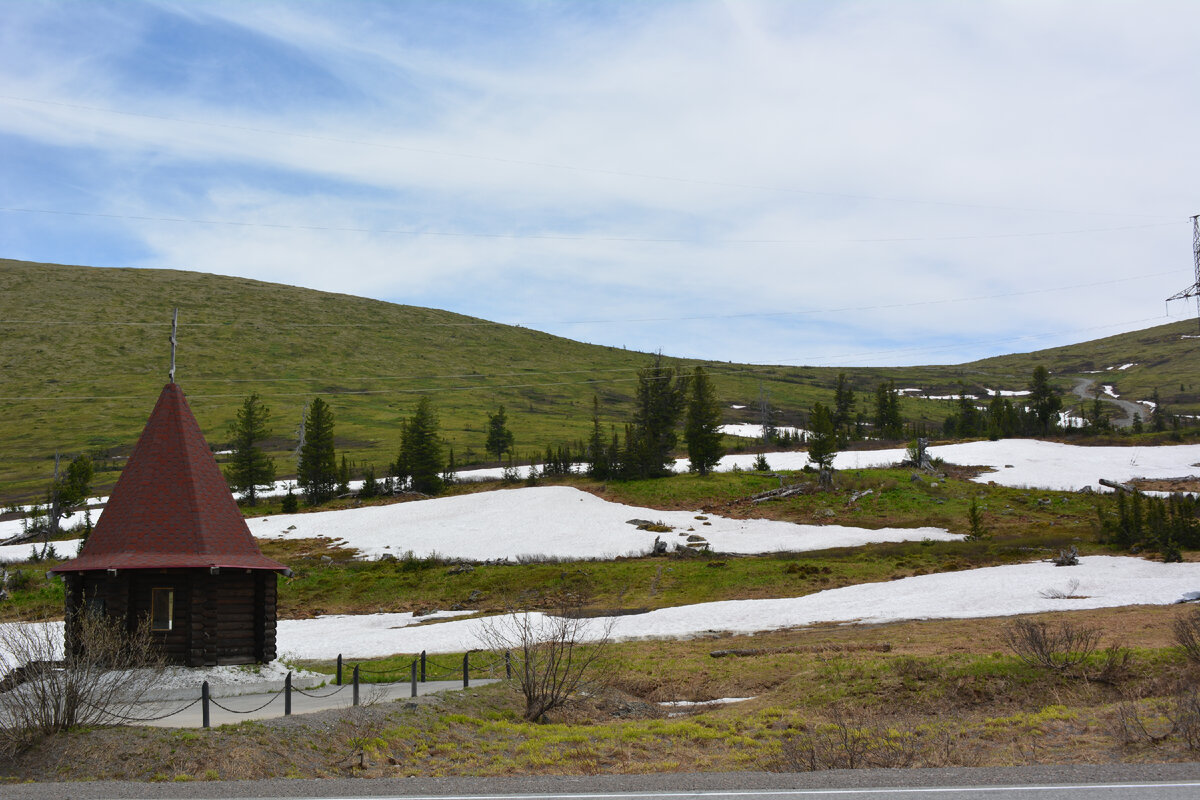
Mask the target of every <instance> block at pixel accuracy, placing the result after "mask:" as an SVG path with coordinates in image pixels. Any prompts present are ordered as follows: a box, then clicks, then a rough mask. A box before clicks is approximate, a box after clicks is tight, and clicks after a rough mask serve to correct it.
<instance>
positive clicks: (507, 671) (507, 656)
mask: <svg viewBox="0 0 1200 800" xmlns="http://www.w3.org/2000/svg"><path fill="white" fill-rule="evenodd" d="M504 677H505V678H508V679H509V680H510V681H511V680H512V653H511V652H510V651H508V650H505V651H504Z"/></svg>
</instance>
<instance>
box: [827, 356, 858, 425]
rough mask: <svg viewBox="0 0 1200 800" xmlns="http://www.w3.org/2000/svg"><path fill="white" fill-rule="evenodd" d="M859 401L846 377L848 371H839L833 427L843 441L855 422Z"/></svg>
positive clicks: (835, 392)
mask: <svg viewBox="0 0 1200 800" xmlns="http://www.w3.org/2000/svg"><path fill="white" fill-rule="evenodd" d="M857 402H858V401H857V400H856V399H855V397H854V389H853V388H852V387H851V386H850V381H849V380H847V379H846V373H844V372H839V373H838V376H837V386H836V387H834V390H833V429H834V431H835V432H836V433H837V434H838V436H839V437H841V438H842V439H843V441H844V439H845V437H846V436H847V434H849V432H850V428H851V424H852V423H853V422H854V407H855V405H857Z"/></svg>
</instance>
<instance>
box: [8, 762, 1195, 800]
mask: <svg viewBox="0 0 1200 800" xmlns="http://www.w3.org/2000/svg"><path fill="white" fill-rule="evenodd" d="M0 797H3V798H5V800H142V799H143V798H164V799H173V798H178V799H179V800H184V799H185V798H187V799H191V798H206V799H211V800H227V799H230V798H314V800H315V798H387V797H392V798H409V799H410V800H415V799H416V798H440V799H441V800H447V798H463V799H464V800H465V799H466V798H472V799H473V798H480V800H482V799H483V798H530V799H531V800H532V799H533V798H544V799H545V800H574V799H575V798H578V800H606V798H612V799H613V800H683V798H704V799H705V800H746V798H755V797H762V798H767V799H768V800H790V798H795V799H796V800H822V799H823V798H830V800H833V798H836V799H837V800H881V798H905V799H906V800H965V799H966V798H972V799H973V800H975V799H977V798H981V797H982V798H988V800H992V799H993V798H995V800H1085V798H1086V800H1180V799H1181V798H1196V797H1200V764H1197V763H1172V764H1149V765H1147V764H1108V765H1073V766H1046V765H1038V766H1031V767H1007V768H953V769H912V770H830V771H826V772H806V773H795V774H776V773H757V772H746V773H711V774H708V773H688V774H669V775H597V776H572V777H566V776H542V777H529V778H402V779H377V780H362V779H353V778H347V779H326V780H269V781H241V782H236V781H231V782H211V783H183V784H174V783H117V782H94V783H75V784H64V783H43V784H21V785H14V786H9V785H3V784H0Z"/></svg>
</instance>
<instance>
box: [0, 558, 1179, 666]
mask: <svg viewBox="0 0 1200 800" xmlns="http://www.w3.org/2000/svg"><path fill="white" fill-rule="evenodd" d="M1198 590H1200V563H1183V564H1163V563H1160V562H1153V561H1145V560H1142V559H1139V558H1132V557H1127V556H1087V557H1085V558H1081V559H1080V563H1079V565H1078V566H1075V567H1055V566H1053V565H1052V564H1050V563H1049V562H1046V561H1039V562H1033V563H1028V564H1015V565H1010V566H1003V567H986V568H983V569H973V570H963V571H961V572H943V573H938V574H934V575H921V576H916V577H911V578H902V579H900V580H895V581H884V582H880V583H865V584H857V585H854V586H845V587H842V588H840V589H827V590H825V591H822V592H817V593H815V594H810V595H806V596H804V597H794V598H784V599H774V600H729V601H721V602H713V603H697V604H694V605H689V606H676V607H674V608H664V609H658V610H656V611H651V612H648V613H646V614H637V615H626V616H619V617H615V618H612V619H611V623H612V626H613V627H612V635H613V637H614V638H616V639H618V640H640V639H664V638H687V637H691V636H696V635H700V634H705V633H711V632H729V633H741V634H754V633H762V632H766V631H773V630H782V629H787V628H795V627H802V626H805V625H812V624H817V623H828V622H847V623H850V622H858V623H884V622H897V621H903V620H918V619H970V618H979V617H998V616H1011V615H1016V614H1032V613H1039V612H1045V611H1069V610H1078V609H1091V608H1112V607H1118V606H1128V605H1166V604H1170V603H1175V602H1177V601H1179V600H1182V599H1183V598H1184V596H1185V595H1189V594H1191V593H1194V592H1196V591H1198ZM1056 592H1057V593H1059V594H1073V595H1078V597H1075V598H1072V599H1055V598H1054V597H1053V594H1055V593H1056ZM465 613H469V612H465ZM447 616H453V615H452V614H449V613H444V614H440V615H438V616H434V617H429V616H426V617H414V616H413V615H412V614H410V613H402V614H366V615H332V616H326V617H318V618H316V619H303V620H281V621H280V622H279V623H278V646H279V652H280V653H281V655H282V656H284V657H286V658H303V659H333V658H336V657H337V656H338V655H339V654H342V655H345V656H346V657H348V658H373V657H379V656H387V655H392V654H395V653H416V652H419V651H421V650H425V651H428V652H430V653H452V652H463V651H466V650H470V649H473V648H478V647H481V646H482V640H481V636H480V633H481V631H482V630H483V626H484V625H487V624H488V623H487V622H486V621H484V620H481V619H465V620H451V621H444V622H432V623H430V624H423V625H416V624H415V623H418V622H426V623H428V622H429V621H430V620H431V619H432V620H437V619H439V618H445V617H447ZM534 617H535V619H534V624H535V625H536V624H538V621H539V620H540V619H541V617H542V615H540V614H534ZM609 622H610V620H608V619H605V618H599V619H596V620H593V621H592V622H591V623H590V625H589V631H590V632H591V635H592V636H593V637H594V636H595V635H596V634H598V633H599V632H600V631H602V630H603V629H604V627H605V626H606V624H607V623H609ZM8 624H28V623H8ZM50 624H51V625H57V626H58V627H60V628H61V623H50ZM4 655H5V654H3V653H0V661H2V660H3V657H4Z"/></svg>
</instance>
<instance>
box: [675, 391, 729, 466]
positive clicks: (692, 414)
mask: <svg viewBox="0 0 1200 800" xmlns="http://www.w3.org/2000/svg"><path fill="white" fill-rule="evenodd" d="M720 427H721V406H720V404H719V403H718V402H717V396H716V392H715V391H714V390H713V384H712V381H711V380H710V379H709V377H708V374H707V373H706V372H705V371H704V367H696V369H695V370H694V371H693V372H692V380H691V396H690V397H689V398H688V404H687V417H686V420H685V422H684V432H683V439H684V441H685V442H686V443H687V450H688V462H689V467H688V469H690V470H691V471H692V472H698V473H700V474H701V475H707V474H708V473H709V471H710V470H712V468H713V467H715V466H716V465H717V462H718V461H720V460H721V456H723V455H724V454H725V450H724V448H723V447H721V431H720Z"/></svg>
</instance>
